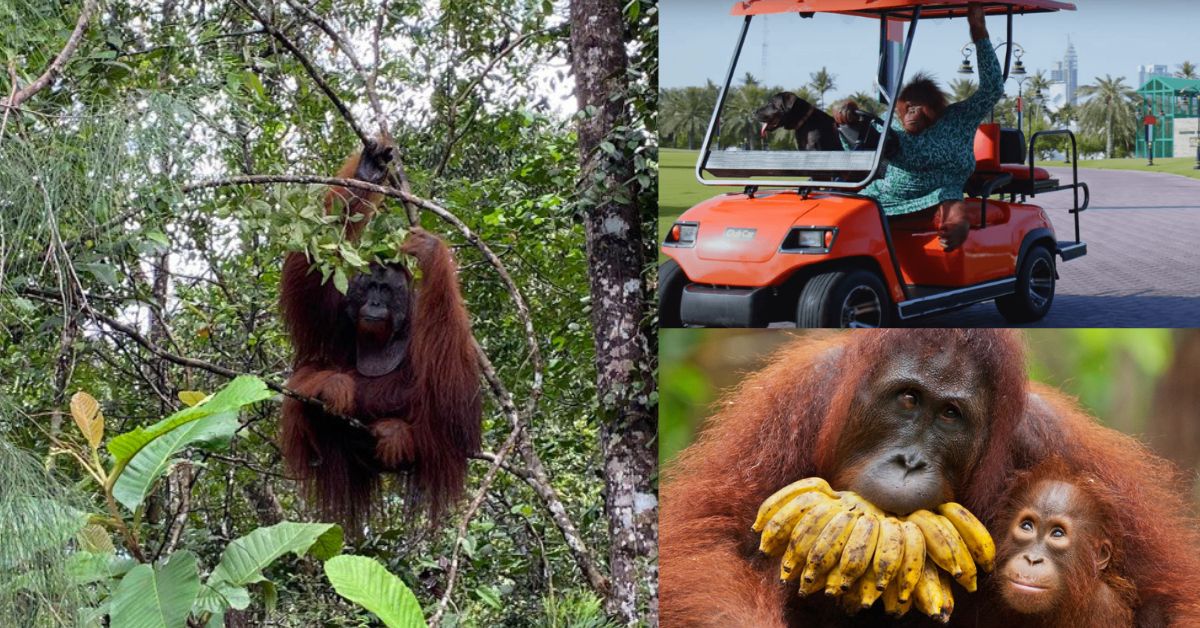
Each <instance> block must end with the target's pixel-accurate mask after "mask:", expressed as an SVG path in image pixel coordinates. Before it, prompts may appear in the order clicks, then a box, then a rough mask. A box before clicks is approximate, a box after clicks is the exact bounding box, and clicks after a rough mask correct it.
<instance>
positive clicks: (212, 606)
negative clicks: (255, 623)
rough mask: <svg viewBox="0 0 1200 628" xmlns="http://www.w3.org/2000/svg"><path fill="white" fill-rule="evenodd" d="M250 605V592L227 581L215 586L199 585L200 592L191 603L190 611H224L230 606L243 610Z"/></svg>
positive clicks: (194, 612)
mask: <svg viewBox="0 0 1200 628" xmlns="http://www.w3.org/2000/svg"><path fill="white" fill-rule="evenodd" d="M249 606H250V592H249V591H247V590H246V587H238V586H234V585H232V584H229V583H228V582H221V583H218V584H217V585H216V586H209V585H208V584H202V585H200V593H199V594H198V595H197V596H196V601H195V602H193V604H192V613H193V614H199V613H224V612H225V611H227V610H229V609H230V608H236V609H238V610H245V609H246V608H247V607H249Z"/></svg>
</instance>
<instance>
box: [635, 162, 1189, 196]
mask: <svg viewBox="0 0 1200 628" xmlns="http://www.w3.org/2000/svg"><path fill="white" fill-rule="evenodd" d="M1054 165H1056V166H1057V165H1059V164H1054ZM1079 167H1080V168H1101V169H1104V170H1141V171H1143V172H1165V173H1167V174H1179V175H1183V176H1185V177H1191V178H1193V179H1200V170H1196V159H1195V158H1194V157H1173V158H1170V159H1164V158H1161V157H1160V158H1157V159H1155V160H1154V165H1153V166H1147V165H1146V159H1145V158H1144V157H1135V158H1131V159H1085V160H1082V161H1080V162H1079ZM659 189H662V188H659Z"/></svg>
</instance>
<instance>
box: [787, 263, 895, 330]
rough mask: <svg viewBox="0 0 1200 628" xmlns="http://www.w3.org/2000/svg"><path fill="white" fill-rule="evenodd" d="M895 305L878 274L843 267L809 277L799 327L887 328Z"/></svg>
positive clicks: (800, 304) (798, 316) (798, 314)
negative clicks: (842, 268) (843, 268)
mask: <svg viewBox="0 0 1200 628" xmlns="http://www.w3.org/2000/svg"><path fill="white" fill-rule="evenodd" d="M891 318H892V305H891V301H890V300H889V299H888V294H887V288H885V287H884V285H883V281H881V280H880V279H879V277H878V276H876V275H875V273H872V272H869V271H865V270H839V271H835V272H831V273H823V274H820V275H817V276H815V277H813V278H812V279H809V280H808V283H806V284H804V290H802V291H801V292H800V301H799V302H798V303H797V304H796V326H797V327H886V326H887V325H888V324H890V323H891Z"/></svg>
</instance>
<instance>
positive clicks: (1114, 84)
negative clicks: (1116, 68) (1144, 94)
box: [1079, 74, 1140, 158]
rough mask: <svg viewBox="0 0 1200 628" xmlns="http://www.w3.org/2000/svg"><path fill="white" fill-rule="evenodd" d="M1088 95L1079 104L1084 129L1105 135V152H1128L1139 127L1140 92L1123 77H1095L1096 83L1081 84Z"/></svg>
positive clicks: (1108, 155)
mask: <svg viewBox="0 0 1200 628" xmlns="http://www.w3.org/2000/svg"><path fill="white" fill-rule="evenodd" d="M1079 95H1080V96H1083V97H1086V98H1088V100H1087V101H1086V102H1084V103H1083V104H1082V105H1080V106H1079V125H1080V127H1081V128H1082V129H1083V130H1084V132H1085V133H1092V134H1097V135H1103V137H1104V156H1105V157H1108V158H1112V157H1114V156H1116V149H1118V148H1119V149H1121V151H1122V152H1128V150H1129V149H1130V147H1131V146H1132V145H1133V141H1134V137H1135V136H1136V134H1137V133H1138V131H1139V129H1140V119H1139V118H1138V115H1137V114H1138V112H1137V105H1136V103H1137V93H1136V92H1135V91H1134V90H1133V89H1130V88H1129V86H1127V85H1125V78H1124V77H1117V78H1113V77H1112V76H1110V75H1107V74H1106V75H1105V76H1104V78H1100V77H1096V83H1095V84H1094V85H1084V86H1081V87H1080V88H1079Z"/></svg>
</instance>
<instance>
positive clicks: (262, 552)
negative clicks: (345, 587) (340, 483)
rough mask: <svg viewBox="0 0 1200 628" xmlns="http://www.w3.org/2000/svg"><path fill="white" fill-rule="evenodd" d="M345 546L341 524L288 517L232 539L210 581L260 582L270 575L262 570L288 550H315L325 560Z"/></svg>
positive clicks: (235, 583)
mask: <svg viewBox="0 0 1200 628" xmlns="http://www.w3.org/2000/svg"><path fill="white" fill-rule="evenodd" d="M341 549H342V528H341V526H338V525H336V524H332V523H294V522H291V521H284V522H281V523H277V524H275V525H273V526H270V527H266V528H259V529H257V530H255V531H253V532H251V533H250V534H247V535H246V536H243V537H242V538H240V539H236V540H234V541H233V542H232V543H230V544H229V546H228V547H226V548H225V552H224V553H223V554H221V562H220V563H219V564H218V565H217V567H216V569H213V572H212V575H210V576H209V577H208V584H209V586H214V587H215V586H217V585H219V584H220V583H223V582H227V583H229V584H232V585H235V586H244V585H247V584H250V583H252V582H260V581H262V580H265V579H266V578H265V577H264V576H263V574H262V570H263V569H265V568H266V567H267V565H270V564H271V563H272V562H274V561H275V559H276V558H279V557H280V556H283V555H284V554H286V553H288V552H292V553H294V554H296V555H297V556H303V555H304V554H305V553H311V554H312V555H313V557H314V558H317V559H318V560H325V559H327V558H329V557H330V556H333V555H334V554H336V553H337V552H339V551H341Z"/></svg>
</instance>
